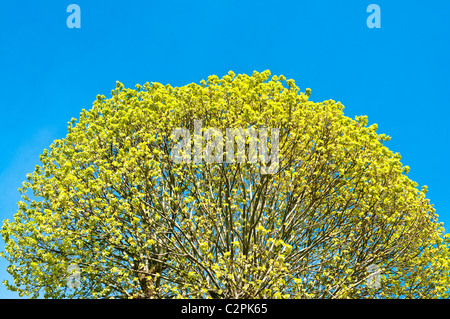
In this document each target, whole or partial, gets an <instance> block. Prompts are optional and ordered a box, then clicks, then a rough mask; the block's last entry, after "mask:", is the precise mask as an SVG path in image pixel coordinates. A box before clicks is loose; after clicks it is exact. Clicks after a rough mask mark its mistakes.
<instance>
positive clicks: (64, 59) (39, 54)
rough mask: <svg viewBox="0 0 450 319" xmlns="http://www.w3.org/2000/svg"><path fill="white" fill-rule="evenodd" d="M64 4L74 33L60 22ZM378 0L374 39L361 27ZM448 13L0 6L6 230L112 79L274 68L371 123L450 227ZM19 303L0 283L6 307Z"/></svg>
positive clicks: (437, 5) (446, 7)
mask: <svg viewBox="0 0 450 319" xmlns="http://www.w3.org/2000/svg"><path fill="white" fill-rule="evenodd" d="M72 3H73V4H77V5H78V6H79V7H80V9H81V20H80V21H81V28H68V26H67V24H66V20H67V18H68V17H69V15H70V14H71V13H67V12H66V9H67V7H68V6H69V5H70V4H72ZM372 3H374V4H377V5H379V7H380V10H381V15H380V17H381V28H373V29H371V28H368V26H367V23H366V20H367V18H368V16H369V15H370V13H367V12H366V9H367V7H368V6H369V5H370V4H372ZM449 15H450V1H445V0H432V1H413V0H409V1H404V0H395V1H387V0H384V1H382V0H371V1H364V0H346V1H334V0H328V1H324V0H314V1H313V0H308V1H305V0H294V1H282V0H278V1H263V0H258V1H249V0H238V1H234V0H229V1H152V0H128V1H117V0H95V1H92V0H90V1H88V0H71V1H65V0H46V1H24V0H17V1H3V2H2V5H1V6H0V111H1V114H2V116H1V117H0V133H1V138H0V149H1V153H0V221H1V220H3V219H6V218H8V219H10V220H11V219H13V215H14V213H15V211H16V203H17V201H19V200H20V196H19V193H18V192H17V188H18V187H20V186H21V183H22V181H23V180H25V175H26V174H27V173H29V172H32V171H33V170H34V166H35V165H36V164H39V154H41V152H42V151H43V150H44V148H48V147H49V145H50V144H51V143H52V142H53V140H55V139H59V138H63V137H64V136H65V135H66V133H67V122H68V121H69V120H70V119H71V118H72V117H75V118H78V116H79V113H80V111H81V109H83V108H85V109H90V108H91V106H92V102H93V101H94V100H95V98H96V96H97V94H104V95H105V96H107V97H109V96H110V92H111V90H112V89H113V88H114V87H115V83H116V81H120V82H122V83H124V85H125V86H126V87H134V85H135V84H137V83H140V84H144V83H146V82H160V83H163V84H167V83H170V84H171V85H172V86H183V85H186V84H188V83H192V82H195V83H199V82H200V81H201V80H202V79H205V80H206V78H207V77H208V75H211V74H215V75H217V76H219V77H222V76H223V75H225V74H226V73H227V72H228V71H229V70H232V71H233V72H235V73H236V74H239V73H246V74H249V75H250V74H251V73H252V72H253V71H254V70H257V71H259V72H262V71H264V70H267V69H269V70H270V71H271V73H272V75H275V74H276V75H280V74H283V75H284V76H285V77H287V78H292V79H294V80H295V82H296V84H297V85H298V86H299V87H300V89H301V90H304V89H305V88H311V89H312V94H311V98H310V99H311V100H312V101H315V102H318V101H323V100H327V99H333V100H335V101H340V102H341V103H343V104H344V105H345V110H344V111H345V114H346V115H347V116H350V117H352V118H354V116H355V115H367V116H368V119H369V124H372V123H377V124H378V132H379V133H385V134H387V135H390V136H391V137H392V140H391V141H389V142H387V143H386V146H388V147H389V148H390V149H391V150H393V151H395V152H399V153H400V154H401V155H402V163H403V164H404V165H409V166H410V167H411V171H410V173H409V176H410V178H411V179H413V180H415V181H416V182H417V183H418V184H419V187H421V186H422V185H427V186H428V187H429V192H428V194H427V196H428V198H430V200H431V202H432V203H433V204H434V205H435V208H436V209H437V213H438V214H439V218H440V220H441V221H443V222H444V225H447V227H446V229H450V228H449V227H448V225H449V224H450V203H449V201H448V197H449V196H448V194H449V191H450V187H449V177H450V172H449V168H448V166H447V160H448V159H449V155H450V150H449V146H450V134H449V127H448V119H449V115H450V105H449V101H450V62H449V58H450V18H449ZM3 247H4V243H3V241H2V240H1V239H0V250H3ZM6 266H7V264H6V263H5V261H4V260H3V259H2V260H0V281H3V280H4V279H9V280H10V279H11V277H10V276H9V275H8V274H7V273H6V270H5V269H6ZM17 297H18V295H17V294H15V293H11V292H8V291H6V289H5V287H4V286H3V285H1V287H0V298H17Z"/></svg>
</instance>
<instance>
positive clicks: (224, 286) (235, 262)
mask: <svg viewBox="0 0 450 319" xmlns="http://www.w3.org/2000/svg"><path fill="white" fill-rule="evenodd" d="M111 93H112V97H111V98H106V97H105V96H104V95H99V96H97V99H96V101H95V102H94V103H93V106H92V108H91V109H90V110H82V112H81V114H80V116H79V120H77V119H72V120H71V121H70V122H69V125H68V133H67V136H66V137H65V138H62V139H59V140H55V141H54V143H53V144H52V145H51V146H50V147H49V150H47V149H46V150H44V151H43V153H42V155H41V156H40V162H41V163H40V165H37V166H36V168H35V171H34V172H32V173H30V174H28V175H27V180H26V181H25V182H24V183H23V185H22V187H21V188H20V189H19V191H20V193H21V194H22V197H23V201H21V202H19V203H18V210H17V212H16V214H15V215H14V220H12V221H9V220H5V221H4V223H3V227H2V230H1V234H2V236H3V239H4V241H5V249H4V250H5V251H4V252H2V256H3V257H4V258H6V259H7V260H8V261H9V263H10V265H9V267H8V272H9V273H10V274H11V275H12V276H13V278H14V282H12V283H11V282H5V285H6V286H7V287H8V289H10V290H13V291H18V292H19V293H20V294H25V295H29V296H30V297H38V296H39V295H43V296H44V297H46V298H191V297H196V298H372V297H377V298H446V297H448V288H447V287H448V285H449V267H450V266H449V258H448V257H449V248H448V243H449V242H448V235H447V234H445V233H444V229H443V225H442V223H439V222H438V216H437V214H436V212H435V209H434V208H433V206H432V205H431V204H430V201H429V199H427V198H426V192H427V189H426V187H422V188H421V189H420V190H419V189H418V188H417V187H418V185H417V183H416V182H414V181H412V180H410V179H409V178H408V176H407V174H408V171H409V167H408V166H403V164H402V163H401V162H400V160H401V157H400V155H399V154H398V153H393V152H392V151H390V150H389V149H388V148H387V147H386V146H385V145H383V144H384V142H385V141H388V140H389V136H386V135H384V134H378V133H377V132H376V130H377V125H376V124H373V125H370V126H368V120H367V117H365V116H357V117H355V119H351V118H349V117H346V116H345V115H344V112H343V110H344V106H343V105H342V104H341V103H339V102H335V101H333V100H327V101H323V102H312V101H310V94H311V90H310V89H306V90H305V91H304V92H302V91H301V90H300V89H299V88H298V87H297V86H296V85H295V82H294V80H292V79H289V80H288V79H286V78H285V77H284V76H272V77H271V74H270V72H269V71H264V72H262V73H258V72H256V71H255V72H254V73H253V74H252V75H251V76H249V75H245V74H239V75H236V74H234V73H233V72H231V71H230V72H229V73H228V74H227V75H225V76H223V77H222V78H218V77H217V76H215V75H212V76H209V77H208V79H207V81H204V80H202V81H201V82H200V84H195V83H192V84H188V85H185V86H182V87H172V86H170V85H166V86H164V85H162V84H160V83H151V84H150V83H146V84H144V85H143V86H141V85H136V88H135V89H130V88H125V87H124V85H123V84H121V83H120V82H117V85H116V88H115V89H114V90H113V91H112V92H111ZM196 120H197V121H200V120H201V121H202V126H203V132H204V131H205V129H207V128H211V127H213V128H216V129H218V130H219V131H221V132H223V134H224V136H225V132H226V130H227V129H249V128H255V129H256V130H258V129H268V132H270V128H276V129H278V132H279V135H278V144H277V147H278V154H277V155H278V157H277V158H276V161H277V163H278V165H277V170H276V171H275V172H271V173H269V174H268V173H267V172H264V170H261V167H265V163H264V161H262V160H261V157H259V160H258V161H257V162H256V163H255V162H250V161H235V162H230V161H226V160H222V161H217V162H213V163H211V162H206V161H204V160H202V161H200V162H198V161H197V162H195V161H190V162H176V161H174V156H173V155H174V154H173V150H174V147H176V145H178V144H177V143H179V140H177V139H176V138H174V135H173V132H175V130H176V129H179V128H184V129H187V130H188V131H189V132H191V134H193V132H194V131H195V129H196V128H195V125H194V124H195V121H196ZM271 137H272V142H271V140H270V138H271ZM273 137H274V135H273V133H271V134H270V136H269V135H268V136H263V137H261V135H260V136H259V138H258V143H259V144H258V145H259V146H258V147H261V143H267V145H268V146H270V147H271V152H272V154H274V152H275V148H274V143H273ZM206 142H207V141H206V140H205V139H203V140H201V145H202V147H203V148H205V147H207V145H206ZM233 142H234V141H233ZM195 143H196V140H195V138H194V139H191V140H190V141H189V146H192V148H189V147H188V148H187V149H195V147H196V145H195ZM245 143H246V144H245V145H246V146H250V143H251V140H250V139H249V138H247V139H246V141H245ZM233 150H234V146H233ZM227 153H229V150H228V151H225V152H224V153H223V155H222V156H223V158H222V159H225V158H226V155H227ZM179 154H182V155H183V156H184V158H189V156H191V155H192V154H188V153H187V152H186V151H185V150H184V149H181V150H180V153H179ZM201 155H205V153H201ZM274 160H275V158H274V157H272V159H271V162H270V163H272V162H273V161H274ZM267 163H268V162H267ZM267 163H266V164H267ZM73 265H76V266H77V267H79V270H80V274H79V275H80V276H79V280H80V282H79V284H78V285H68V284H67V280H68V279H70V274H69V272H68V269H73ZM374 265H375V266H376V267H377V269H379V271H380V273H379V281H380V282H379V285H376V286H371V285H368V284H367V282H368V278H369V277H370V272H369V271H368V269H369V268H370V267H371V266H374Z"/></svg>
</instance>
